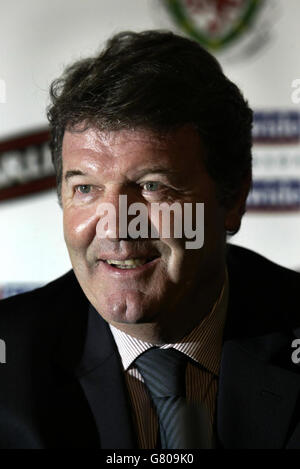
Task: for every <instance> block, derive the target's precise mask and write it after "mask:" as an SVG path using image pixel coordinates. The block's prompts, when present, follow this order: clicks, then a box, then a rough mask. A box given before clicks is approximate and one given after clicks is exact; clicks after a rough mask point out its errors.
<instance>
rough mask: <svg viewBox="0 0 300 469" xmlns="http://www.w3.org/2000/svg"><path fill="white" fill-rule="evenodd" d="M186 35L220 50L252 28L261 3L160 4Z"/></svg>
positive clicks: (171, 0) (204, 0) (177, 0)
mask: <svg viewBox="0 0 300 469" xmlns="http://www.w3.org/2000/svg"><path fill="white" fill-rule="evenodd" d="M164 3H165V5H166V7H167V9H168V11H169V13H170V15H171V16H172V17H173V20H174V21H175V22H176V23H177V25H178V26H179V27H180V28H181V29H182V31H184V32H185V33H186V34H188V35H189V36H191V37H192V38H193V39H196V40H197V41H198V42H200V43H201V44H202V45H203V46H205V47H206V48H208V49H212V50H219V49H222V48H223V47H224V46H227V45H228V44H230V43H232V42H233V41H234V40H235V39H237V38H239V37H240V36H242V35H243V34H244V33H245V32H246V31H247V30H248V29H249V28H250V26H252V24H253V21H254V19H255V17H256V16H257V13H258V12H259V10H260V7H261V6H262V4H263V3H264V0H164Z"/></svg>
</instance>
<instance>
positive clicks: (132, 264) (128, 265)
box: [103, 256, 159, 270]
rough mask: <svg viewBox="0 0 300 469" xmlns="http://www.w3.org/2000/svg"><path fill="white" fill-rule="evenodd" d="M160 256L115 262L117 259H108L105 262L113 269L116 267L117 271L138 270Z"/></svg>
mask: <svg viewBox="0 0 300 469" xmlns="http://www.w3.org/2000/svg"><path fill="white" fill-rule="evenodd" d="M158 257H159V256H153V257H149V258H146V257H143V258H142V257H140V258H138V259H126V260H122V261H119V260H115V259H106V260H104V261H103V262H105V263H106V264H109V265H110V266H111V267H115V268H116V269H127V270H129V269H136V268H137V267H141V266H142V265H145V264H148V263H150V262H152V261H153V260H154V259H157V258H158Z"/></svg>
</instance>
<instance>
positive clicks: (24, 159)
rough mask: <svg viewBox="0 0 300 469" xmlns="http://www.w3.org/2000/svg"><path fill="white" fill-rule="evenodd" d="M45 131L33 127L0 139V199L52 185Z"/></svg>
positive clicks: (46, 131) (29, 192)
mask: <svg viewBox="0 0 300 469" xmlns="http://www.w3.org/2000/svg"><path fill="white" fill-rule="evenodd" d="M48 141H49V131H48V130H47V129H43V130H39V131H35V132H32V133H30V134H29V133H28V134H25V135H19V136H17V137H14V138H10V139H7V140H5V141H2V142H0V201H1V200H6V199H12V198H16V197H20V196H24V195H29V194H33V193H36V192H40V191H43V190H46V189H50V188H53V187H55V175H54V168H53V165H52V162H51V155H50V149H49V145H48Z"/></svg>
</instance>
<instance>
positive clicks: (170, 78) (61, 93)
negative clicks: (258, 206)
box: [48, 30, 252, 206]
mask: <svg viewBox="0 0 300 469" xmlns="http://www.w3.org/2000/svg"><path fill="white" fill-rule="evenodd" d="M50 95H51V100H52V103H51V105H50V106H49V107H48V119H49V122H50V128H51V143H50V146H51V151H52V159H53V164H54V167H55V170H56V175H57V189H58V195H59V197H60V192H61V179H62V155H61V150H62V140H63V136H64V132H65V130H66V129H68V130H72V129H74V128H75V126H76V125H77V124H82V123H83V124H84V126H85V128H88V127H89V126H96V127H97V128H99V129H102V130H104V129H107V130H121V129H123V128H137V127H138V128H139V127H141V128H146V129H150V130H153V131H157V132H160V133H161V132H168V131H171V130H173V129H175V128H176V127H178V126H181V125H185V124H192V125H194V126H195V128H196V129H197V131H198V132H199V134H200V136H201V137H202V140H203V142H204V145H205V148H206V156H205V164H206V168H207V171H208V173H209V174H210V175H211V177H212V178H213V179H214V180H215V182H216V187H217V194H218V197H219V200H220V202H221V203H222V204H223V205H225V206H226V205H227V206H228V205H230V204H231V203H232V201H233V200H234V199H235V198H236V196H237V195H238V194H239V191H240V189H241V184H242V181H243V180H244V179H245V178H246V177H250V176H251V128H252V111H251V109H250V108H249V107H248V104H247V102H246V101H245V100H244V98H243V96H242V94H241V92H240V91H239V89H238V88H237V86H236V85H235V84H234V83H232V82H231V81H230V80H229V79H228V78H227V77H225V75H224V74H223V72H222V69H221V67H220V65H219V63H218V62H217V60H216V59H215V58H214V57H213V56H212V55H211V54H210V53H209V52H207V51H206V50H205V49H203V48H202V47H201V46H200V45H199V44H198V43H196V42H195V41H192V40H190V39H187V38H184V37H181V36H178V35H175V34H173V33H172V32H169V31H157V30H154V31H144V32H141V33H135V32H122V33H119V34H117V35H115V36H114V37H112V38H111V39H110V40H109V41H108V42H107V45H106V48H105V49H104V50H103V51H102V52H101V53H100V55H98V56H96V57H94V58H87V59H84V60H80V61H78V62H76V63H74V64H73V65H72V66H70V67H69V68H67V69H66V70H65V72H64V74H63V75H62V77H61V78H59V79H57V80H55V81H54V82H53V83H52V85H51V91H50Z"/></svg>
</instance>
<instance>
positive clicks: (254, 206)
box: [247, 111, 300, 211]
mask: <svg viewBox="0 0 300 469" xmlns="http://www.w3.org/2000/svg"><path fill="white" fill-rule="evenodd" d="M247 207H248V210H252V211H291V210H300V113H298V112H294V111H293V112H290V111H258V112H255V113H254V125H253V187H252V190H251V192H250V194H249V197H248V201H247Z"/></svg>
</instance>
